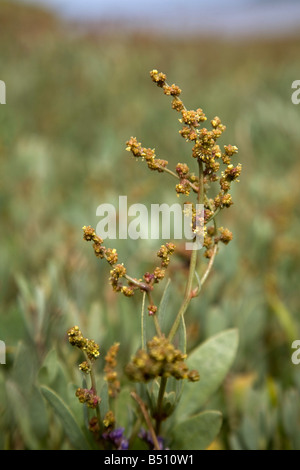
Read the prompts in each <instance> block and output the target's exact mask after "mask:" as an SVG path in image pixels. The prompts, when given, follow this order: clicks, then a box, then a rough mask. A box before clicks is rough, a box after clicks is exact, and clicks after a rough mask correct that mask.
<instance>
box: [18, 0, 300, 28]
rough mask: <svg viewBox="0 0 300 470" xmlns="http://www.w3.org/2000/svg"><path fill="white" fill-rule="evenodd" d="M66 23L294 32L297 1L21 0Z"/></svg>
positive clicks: (299, 11)
mask: <svg viewBox="0 0 300 470" xmlns="http://www.w3.org/2000/svg"><path fill="white" fill-rule="evenodd" d="M23 2H27V3H36V4H40V5H45V6H48V7H51V8H52V9H54V10H55V11H56V12H58V13H59V14H60V15H61V16H63V17H64V18H67V19H72V20H74V19H75V20H87V21H97V20H110V19H111V20H120V19H122V20H123V21H124V23H126V24H127V25H129V26H134V25H136V24H138V25H139V26H143V25H145V26H146V27H147V28H149V27H152V26H155V27H156V28H157V27H158V28H164V29H165V30H166V32H167V31H171V32H172V31H174V30H176V31H178V30H180V29H181V30H182V31H184V30H190V31H192V32H196V31H200V32H204V33H212V34H213V32H214V31H217V32H218V34H220V33H224V34H225V35H234V34H240V35H249V34H250V35H251V34H253V33H255V34H256V33H260V34H265V35H268V34H273V35H277V34H278V33H280V32H289V31H294V30H295V29H296V30H298V31H300V0H150V1H149V0H23Z"/></svg>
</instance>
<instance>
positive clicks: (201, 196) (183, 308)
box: [168, 159, 204, 341]
mask: <svg viewBox="0 0 300 470" xmlns="http://www.w3.org/2000/svg"><path fill="white" fill-rule="evenodd" d="M198 167H199V190H198V197H197V202H198V204H203V203H204V184H203V164H202V161H201V160H200V159H198ZM195 243H197V241H195ZM197 255H198V250H197V249H196V250H192V254H191V259H190V267H189V274H188V280H187V284H186V290H185V296H184V299H183V302H182V304H181V307H180V309H179V312H178V314H177V317H176V318H175V321H174V323H173V325H172V328H171V330H170V333H169V336H168V339H169V341H172V339H173V338H174V336H175V334H176V331H177V329H178V327H179V324H180V320H181V317H182V316H183V315H184V314H185V312H186V310H187V308H188V306H189V303H190V301H191V298H192V295H191V294H192V287H193V280H194V276H195V270H196V265H197Z"/></svg>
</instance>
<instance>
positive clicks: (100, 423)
mask: <svg viewBox="0 0 300 470" xmlns="http://www.w3.org/2000/svg"><path fill="white" fill-rule="evenodd" d="M84 355H85V358H86V361H87V363H88V365H89V368H90V373H89V374H90V378H91V388H92V389H93V392H94V393H95V395H97V385H96V377H95V373H94V369H93V364H92V362H91V360H90V359H89V357H88V355H87V354H86V352H85V351H84ZM96 414H97V421H98V426H99V430H100V432H101V429H102V420H101V412H100V406H99V404H97V406H96Z"/></svg>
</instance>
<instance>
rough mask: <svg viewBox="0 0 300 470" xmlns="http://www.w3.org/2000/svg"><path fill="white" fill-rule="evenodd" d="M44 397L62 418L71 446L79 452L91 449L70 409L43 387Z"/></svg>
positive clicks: (52, 392)
mask: <svg viewBox="0 0 300 470" xmlns="http://www.w3.org/2000/svg"><path fill="white" fill-rule="evenodd" d="M41 391H42V393H43V395H44V397H45V398H46V399H47V400H48V402H49V403H50V405H51V406H52V408H53V409H54V411H55V413H56V414H57V416H58V417H59V418H60V420H61V422H62V425H63V428H64V430H65V433H66V435H67V436H68V438H69V440H70V442H71V444H72V445H73V446H74V447H75V449H77V450H87V449H89V444H88V442H87V440H86V438H85V435H84V434H83V432H82V430H81V428H80V426H79V424H78V423H77V421H76V419H75V418H74V416H73V414H72V412H71V410H70V408H69V407H68V406H67V405H66V404H65V402H64V401H63V400H62V399H61V398H60V397H59V396H58V395H57V394H56V393H55V392H54V391H53V390H51V389H50V388H48V387H45V386H44V385H43V386H42V387H41Z"/></svg>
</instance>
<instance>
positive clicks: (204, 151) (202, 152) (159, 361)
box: [68, 70, 241, 450]
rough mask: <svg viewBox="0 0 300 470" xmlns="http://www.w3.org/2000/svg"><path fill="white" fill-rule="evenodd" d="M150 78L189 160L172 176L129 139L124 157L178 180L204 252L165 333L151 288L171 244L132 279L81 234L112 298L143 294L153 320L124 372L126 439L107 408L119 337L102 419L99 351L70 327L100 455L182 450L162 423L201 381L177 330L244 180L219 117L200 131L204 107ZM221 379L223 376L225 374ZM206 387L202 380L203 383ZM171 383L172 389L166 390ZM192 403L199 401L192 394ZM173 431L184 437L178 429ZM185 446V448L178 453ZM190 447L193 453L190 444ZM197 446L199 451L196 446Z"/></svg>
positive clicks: (112, 255)
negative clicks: (175, 121) (132, 410)
mask: <svg viewBox="0 0 300 470" xmlns="http://www.w3.org/2000/svg"><path fill="white" fill-rule="evenodd" d="M150 76H151V79H152V81H153V82H154V83H155V84H156V85H157V86H158V87H159V88H161V89H162V91H163V93H164V94H165V95H167V96H169V97H171V99H172V102H171V105H172V108H173V109H174V110H175V111H176V112H177V113H179V116H180V118H179V122H180V124H181V128H180V130H179V134H180V135H181V136H182V137H183V138H184V139H185V141H186V142H187V143H188V144H191V160H190V162H189V163H186V162H179V163H178V164H177V165H176V167H175V169H172V168H170V167H169V163H168V161H167V160H165V159H162V158H159V157H157V155H156V152H155V149H154V148H147V147H144V146H142V144H141V143H140V142H138V140H137V138H136V137H130V138H129V139H128V141H127V142H126V150H127V151H129V152H130V153H131V154H132V155H133V157H134V158H135V159H137V160H138V161H143V162H145V164H146V165H147V166H148V168H149V169H150V170H151V171H157V172H159V173H166V174H168V175H170V176H171V177H172V178H174V179H175V180H176V182H175V183H176V184H175V192H176V193H177V196H178V197H179V196H180V197H186V196H191V195H194V202H193V203H192V204H193V205H192V208H193V209H192V218H191V221H192V222H191V224H192V227H191V229H192V231H193V236H194V243H197V237H198V235H199V234H198V233H197V231H198V230H199V226H201V227H202V230H203V233H202V235H203V248H202V250H198V249H193V250H191V251H190V253H189V268H188V274H187V279H186V286H185V294H184V297H183V299H182V303H181V305H180V306H179V308H178V311H177V313H176V314H175V315H174V318H173V320H172V326H171V328H170V329H169V331H164V330H163V328H162V325H161V323H160V319H159V315H158V306H157V302H156V301H155V300H154V293H155V292H156V286H157V285H158V284H159V283H161V282H162V281H163V280H164V279H165V277H166V275H167V270H168V266H169V264H170V262H171V258H172V257H173V256H174V254H176V246H175V244H174V243H173V242H172V241H171V240H170V241H169V242H167V243H165V244H164V245H161V246H160V247H159V248H158V251H157V258H158V260H159V262H158V263H156V264H155V263H154V266H153V270H152V271H151V272H145V273H144V274H143V275H142V276H138V277H135V276H133V275H132V274H129V272H128V269H127V267H126V264H124V263H123V262H121V261H120V260H119V255H118V253H117V250H116V249H115V248H107V247H105V246H104V244H103V239H102V238H101V233H100V234H98V233H96V231H95V229H94V228H92V227H91V226H84V227H83V238H84V240H85V241H87V242H90V243H91V244H92V247H93V251H94V254H95V256H96V257H97V258H99V260H100V261H101V260H104V261H106V262H107V263H108V265H109V270H108V278H109V283H110V284H111V287H112V289H113V291H114V292H116V293H120V294H123V295H124V296H126V297H132V296H134V295H139V294H141V295H142V299H143V304H144V302H145V300H146V299H147V301H148V302H147V303H148V305H147V310H148V315H149V316H150V317H151V318H152V319H153V322H154V327H155V336H153V337H152V338H144V337H143V332H142V339H141V348H140V349H139V350H138V351H136V353H135V354H134V356H133V357H131V358H128V363H127V366H126V368H125V371H124V372H125V374H126V377H127V380H128V379H129V380H130V381H131V382H132V383H133V390H132V391H131V398H130V396H129V401H130V400H131V401H132V398H133V399H134V401H135V403H136V405H137V407H138V408H137V409H138V411H137V414H136V416H137V418H136V423H135V424H133V425H132V426H131V430H130V435H129V434H128V433H129V430H126V429H124V428H123V427H120V426H118V423H117V421H116V417H115V414H114V411H113V409H114V406H113V404H112V403H113V401H114V400H118V395H119V393H120V390H121V389H122V377H119V375H118V373H117V371H116V370H117V355H118V350H119V345H120V344H119V341H120V342H121V341H122V338H116V340H117V341H118V342H116V343H114V344H113V345H112V346H111V347H110V349H109V350H108V352H107V354H106V356H105V367H104V370H103V376H104V379H105V381H106V382H107V390H108V400H109V403H110V409H109V410H108V411H107V412H106V413H105V415H104V416H103V415H102V413H101V400H102V398H101V396H99V395H98V392H97V383H96V375H95V372H94V363H95V361H96V360H97V359H98V357H99V355H100V354H101V348H99V345H98V344H96V343H95V342H94V341H93V340H91V339H87V338H85V337H84V336H83V334H82V332H81V331H80V329H79V327H78V326H74V327H72V328H70V329H69V331H68V338H69V342H70V344H71V345H72V346H74V347H77V348H79V349H80V350H81V351H82V354H83V356H84V361H83V362H82V363H81V364H80V365H79V368H80V370H81V371H82V372H83V373H84V374H86V375H87V376H89V380H90V386H89V387H87V388H77V390H76V396H77V398H78V399H79V401H80V402H81V403H82V404H84V405H85V406H87V407H88V408H89V409H90V410H91V412H92V413H93V414H92V416H90V419H89V430H90V431H91V432H92V433H93V434H94V436H95V440H96V442H97V443H98V445H99V448H100V449H119V450H125V449H128V448H135V446H136V445H137V444H136V440H137V439H139V440H141V441H143V442H144V444H146V445H147V446H148V448H149V449H157V450H159V449H162V448H163V446H164V445H167V446H169V445H170V446H172V444H173V445H175V446H176V445H177V446H178V445H180V444H178V443H180V442H181V441H180V439H181V438H180V437H179V438H176V435H175V434H174V433H173V434H172V432H170V431H168V429H170V428H168V426H166V427H165V428H164V423H165V422H167V420H168V419H170V418H171V417H172V416H175V418H173V419H174V423H175V424H176V420H177V421H178V417H176V406H177V405H178V403H179V401H180V399H181V394H183V395H184V393H185V390H184V388H183V390H182V387H181V388H178V386H177V385H176V383H178V382H180V381H188V382H194V383H195V382H198V381H199V384H200V385H199V386H201V380H202V379H203V377H202V375H201V370H200V371H198V370H196V369H194V368H190V367H189V363H188V360H187V354H186V351H185V350H180V349H179V348H178V346H177V345H175V343H174V338H175V335H176V333H177V332H178V329H179V328H180V325H182V324H184V317H185V314H186V311H187V309H188V307H189V304H190V302H191V301H194V299H196V298H197V297H198V296H199V294H200V291H201V288H202V286H203V284H204V283H205V281H206V279H207V277H208V275H209V273H210V271H211V269H212V266H213V263H214V260H215V257H216V255H217V252H218V247H219V244H220V243H223V244H225V245H227V244H228V243H229V242H230V241H231V240H232V238H233V236H232V233H231V231H230V230H229V229H228V228H224V227H223V226H218V224H217V216H218V214H219V213H220V212H221V211H222V210H224V209H225V210H227V208H229V207H230V206H231V205H232V204H233V200H232V196H231V194H230V188H231V184H232V182H235V181H238V178H239V176H240V173H241V164H239V163H236V162H235V158H236V154H237V153H238V149H237V147H236V146H233V145H224V146H223V148H222V147H221V146H220V145H219V143H218V142H219V139H220V138H221V136H222V134H223V132H224V131H225V126H224V124H223V123H222V122H221V119H220V118H219V117H218V116H215V117H213V119H211V120H210V126H209V127H210V128H209V129H208V128H206V127H204V124H205V123H206V121H207V117H206V115H205V113H204V111H203V110H202V109H201V108H198V109H196V110H188V109H187V108H186V107H185V105H184V103H183V101H182V99H181V89H180V88H179V87H178V86H177V85H175V84H172V85H169V84H168V83H167V78H166V75H165V74H164V73H161V72H158V71H157V70H152V71H151V72H150ZM193 167H195V169H194V168H193ZM197 204H198V205H201V206H202V207H203V208H204V210H203V211H202V212H201V214H200V213H198V211H197V209H196V207H197ZM200 218H202V220H201V225H199V223H198V222H199V220H198V219H200ZM200 254H201V255H202V257H203V258H204V260H203V262H202V274H201V275H199V273H198V271H199V269H198V261H199V256H200ZM205 259H206V260H207V261H205ZM203 265H204V268H203ZM183 344H184V343H183ZM199 351H200V350H199ZM199 354H200V353H199ZM229 366H230V363H228V368H229ZM225 372H226V371H223V375H224V373H225ZM221 379H222V377H221V375H220V380H221ZM205 380H207V379H206V378H205ZM134 383H136V384H139V387H138V388H135V389H134ZM153 383H155V384H156V385H157V392H156V393H152V395H151V393H150V392H149V390H150V388H149V384H150V385H151V390H152V391H153ZM168 383H169V388H168V387H167V385H168ZM191 385H192V386H193V384H191ZM141 387H144V390H146V391H148V393H146V392H145V393H143V392H142V391H141V390H142V389H141ZM189 390H190V389H189ZM170 394H171V395H172V394H173V395H172V396H173V398H172V399H170ZM174 396H175V398H174ZM195 401H197V391H196V389H195ZM132 403H134V402H132ZM179 422H180V419H179ZM174 426H175V425H174ZM175 428H176V426H175ZM165 429H166V431H165ZM178 432H182V430H181V431H180V426H179V431H178ZM164 433H166V434H164ZM174 436H175V437H174ZM204 441H205V440H204ZM165 442H166V443H167V444H165ZM208 443H209V441H208ZM186 445H187V444H183V448H184V447H186ZM191 445H192V446H195V444H191ZM199 446H200V447H201V444H200V443H199ZM171 448H172V447H171ZM193 448H194V447H193Z"/></svg>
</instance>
